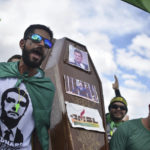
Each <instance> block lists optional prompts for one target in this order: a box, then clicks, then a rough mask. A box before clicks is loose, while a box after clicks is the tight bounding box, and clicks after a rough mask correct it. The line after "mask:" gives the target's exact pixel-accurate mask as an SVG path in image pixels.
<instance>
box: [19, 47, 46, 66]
mask: <svg viewBox="0 0 150 150" xmlns="http://www.w3.org/2000/svg"><path fill="white" fill-rule="evenodd" d="M32 53H34V54H36V55H39V56H40V57H41V59H40V60H37V59H36V58H33V59H32V60H31V58H30V54H32ZM44 58H45V56H44V52H43V50H42V47H38V48H34V49H30V50H28V49H26V47H24V49H23V51H22V59H23V61H24V63H25V64H26V65H27V66H28V67H31V68H38V67H40V65H41V64H42V62H43V60H44Z"/></svg>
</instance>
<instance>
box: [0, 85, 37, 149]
mask: <svg viewBox="0 0 150 150" xmlns="http://www.w3.org/2000/svg"><path fill="white" fill-rule="evenodd" d="M0 92H1V93H0V96H1V103H0V104H1V114H0V150H28V149H31V146H30V148H29V147H28V146H27V147H28V148H27V147H26V146H24V143H26V141H24V140H26V139H27V141H28V138H30V136H31V132H32V130H33V127H34V125H33V124H34V123H33V122H32V120H31V122H32V126H31V132H29V134H28V135H26V137H28V138H24V136H25V134H26V133H25V128H24V127H25V125H24V124H28V122H27V121H26V117H25V115H26V113H28V114H30V117H31V118H32V113H31V112H32V108H30V107H31V101H30V97H29V95H28V92H27V90H26V88H25V86H24V84H23V85H21V86H20V87H14V86H13V87H11V88H5V90H3V91H0ZM29 104H30V107H29ZM28 109H31V110H28ZM30 117H29V119H30ZM24 119H25V120H24ZM22 120H24V121H23V122H21V121H22ZM25 121H26V122H25ZM22 123H23V124H22ZM26 132H27V131H26ZM25 145H26V144H25ZM28 145H30V143H29V144H28Z"/></svg>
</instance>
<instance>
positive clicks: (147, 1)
mask: <svg viewBox="0 0 150 150" xmlns="http://www.w3.org/2000/svg"><path fill="white" fill-rule="evenodd" d="M122 1H125V2H127V3H129V4H131V5H134V6H136V7H138V8H140V9H143V10H144V11H147V12H149V13H150V0H122Z"/></svg>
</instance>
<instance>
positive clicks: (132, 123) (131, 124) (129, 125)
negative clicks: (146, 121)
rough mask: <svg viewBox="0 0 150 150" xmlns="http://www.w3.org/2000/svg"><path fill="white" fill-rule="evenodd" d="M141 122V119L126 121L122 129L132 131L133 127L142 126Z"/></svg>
mask: <svg viewBox="0 0 150 150" xmlns="http://www.w3.org/2000/svg"><path fill="white" fill-rule="evenodd" d="M140 122H141V119H140V118H139V119H133V120H128V121H125V122H123V123H122V124H121V126H120V128H124V129H125V128H129V129H132V127H135V125H136V126H137V125H138V124H140Z"/></svg>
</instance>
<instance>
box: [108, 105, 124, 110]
mask: <svg viewBox="0 0 150 150" xmlns="http://www.w3.org/2000/svg"><path fill="white" fill-rule="evenodd" d="M111 108H112V109H118V108H120V110H126V107H125V106H119V105H112V106H111Z"/></svg>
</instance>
